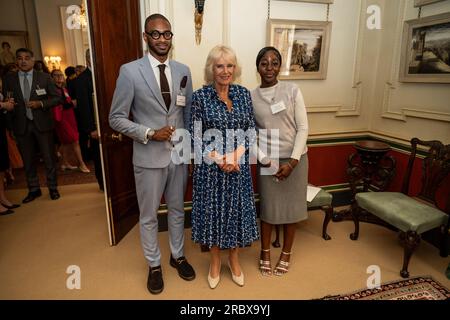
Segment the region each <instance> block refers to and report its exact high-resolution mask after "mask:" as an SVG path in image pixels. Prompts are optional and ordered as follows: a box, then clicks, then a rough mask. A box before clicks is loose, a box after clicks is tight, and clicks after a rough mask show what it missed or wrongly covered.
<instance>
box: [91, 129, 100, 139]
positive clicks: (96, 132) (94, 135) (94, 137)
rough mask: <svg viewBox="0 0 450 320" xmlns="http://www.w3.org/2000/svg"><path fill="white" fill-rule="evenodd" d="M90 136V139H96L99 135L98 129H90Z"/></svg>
mask: <svg viewBox="0 0 450 320" xmlns="http://www.w3.org/2000/svg"><path fill="white" fill-rule="evenodd" d="M90 136H91V138H92V139H95V140H98V138H99V136H98V131H97V130H95V131H92V132H91V133H90Z"/></svg>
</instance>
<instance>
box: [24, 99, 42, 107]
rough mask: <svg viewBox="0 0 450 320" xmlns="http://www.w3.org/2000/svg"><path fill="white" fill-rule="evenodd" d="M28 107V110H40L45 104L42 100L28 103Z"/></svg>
mask: <svg viewBox="0 0 450 320" xmlns="http://www.w3.org/2000/svg"><path fill="white" fill-rule="evenodd" d="M26 106H27V108H30V109H40V108H42V106H43V104H42V102H41V101H40V100H32V101H28V102H27V104H26Z"/></svg>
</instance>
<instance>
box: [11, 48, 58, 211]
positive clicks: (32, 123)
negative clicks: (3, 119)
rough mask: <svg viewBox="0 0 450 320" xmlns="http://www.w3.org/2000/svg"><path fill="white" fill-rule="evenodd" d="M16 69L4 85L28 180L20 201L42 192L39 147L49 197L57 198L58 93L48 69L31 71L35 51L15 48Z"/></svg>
mask: <svg viewBox="0 0 450 320" xmlns="http://www.w3.org/2000/svg"><path fill="white" fill-rule="evenodd" d="M16 61H17V65H18V67H19V72H17V73H11V74H8V75H7V76H6V78H5V83H4V86H3V90H4V94H6V95H5V96H7V97H8V96H11V97H12V98H14V101H15V102H16V105H15V107H14V110H13V111H12V112H11V113H10V116H11V118H12V128H13V132H14V135H15V137H16V139H17V144H18V146H19V150H20V153H21V155H22V158H23V163H24V167H25V174H26V177H27V184H28V195H27V196H26V197H25V199H23V201H22V202H23V203H27V202H30V201H33V200H34V199H36V198H37V197H40V196H41V195H42V193H41V189H40V185H39V177H38V175H37V170H36V157H37V154H38V151H39V150H40V152H41V155H42V158H43V159H44V163H45V169H46V172H47V186H48V189H49V193H50V198H51V199H52V200H56V199H58V198H59V192H58V190H57V188H56V187H57V182H56V157H55V142H54V140H53V129H54V122H53V113H52V110H51V109H52V107H54V106H56V105H57V104H58V103H59V101H60V97H59V96H58V93H57V91H56V87H55V84H54V83H53V81H52V79H51V77H50V75H49V74H47V73H43V72H38V71H33V66H34V55H33V52H32V51H31V50H29V49H26V48H20V49H17V51H16Z"/></svg>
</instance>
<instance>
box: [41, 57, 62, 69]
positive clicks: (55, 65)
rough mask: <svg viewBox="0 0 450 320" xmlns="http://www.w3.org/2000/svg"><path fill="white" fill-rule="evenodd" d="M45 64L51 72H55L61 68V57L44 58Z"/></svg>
mask: <svg viewBox="0 0 450 320" xmlns="http://www.w3.org/2000/svg"><path fill="white" fill-rule="evenodd" d="M44 60H45V64H47V67H48V68H49V69H51V70H56V69H60V68H61V57H60V56H50V57H49V56H45V57H44Z"/></svg>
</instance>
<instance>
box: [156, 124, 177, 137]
mask: <svg viewBox="0 0 450 320" xmlns="http://www.w3.org/2000/svg"><path fill="white" fill-rule="evenodd" d="M174 132H175V128H174V127H169V126H166V127H164V128H161V129H159V130H156V131H155V134H154V135H153V137H152V140H155V141H170V140H171V139H172V135H173V133H174Z"/></svg>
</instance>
